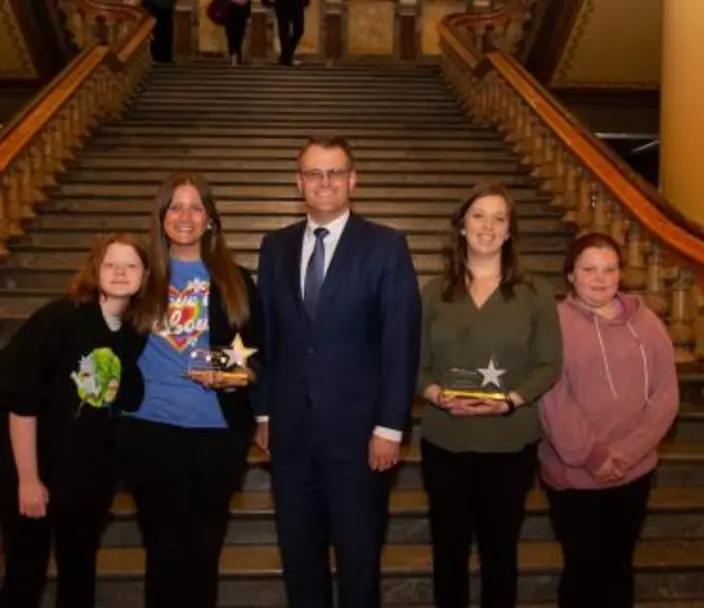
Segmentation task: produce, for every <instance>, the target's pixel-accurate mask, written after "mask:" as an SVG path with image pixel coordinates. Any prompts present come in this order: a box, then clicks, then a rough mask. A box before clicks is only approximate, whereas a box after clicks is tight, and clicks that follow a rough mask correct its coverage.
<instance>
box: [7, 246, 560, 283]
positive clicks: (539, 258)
mask: <svg viewBox="0 0 704 608" xmlns="http://www.w3.org/2000/svg"><path fill="white" fill-rule="evenodd" d="M412 258H413V265H414V267H415V270H416V273H417V274H418V275H438V274H440V273H441V272H442V269H443V262H442V259H441V257H440V255H439V254H438V253H412ZM236 259H237V261H238V262H239V263H240V264H241V265H242V266H244V267H245V268H250V269H256V268H257V264H258V261H259V253H258V251H239V252H237V253H236ZM84 260H85V252H75V251H73V252H71V251H65V252H60V253H57V252H17V253H14V254H13V255H12V256H10V257H9V258H8V259H7V260H6V261H5V262H4V264H3V265H2V267H0V284H1V285H3V286H4V287H6V288H9V287H13V286H29V283H27V282H26V281H30V280H32V279H34V280H36V281H41V283H39V284H41V285H44V284H45V283H44V282H43V281H48V280H50V279H48V277H49V276H52V275H54V276H55V277H56V278H55V279H53V280H56V281H60V280H63V281H65V283H64V284H68V281H69V280H70V278H71V275H72V273H74V272H75V271H76V270H77V269H78V267H79V266H80V264H82V263H83V261H84ZM521 262H522V267H523V268H524V270H525V271H526V272H529V273H535V274H546V273H547V274H553V275H555V276H559V277H561V274H560V273H561V270H562V259H560V258H556V257H555V256H552V255H549V254H548V255H540V254H536V255H534V254H526V255H524V256H523V258H522V260H521ZM52 284H55V283H52Z"/></svg>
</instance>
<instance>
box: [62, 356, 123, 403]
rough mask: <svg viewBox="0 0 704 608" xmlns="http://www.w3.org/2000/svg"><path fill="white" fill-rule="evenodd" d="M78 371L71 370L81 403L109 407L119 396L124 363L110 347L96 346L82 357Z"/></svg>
mask: <svg viewBox="0 0 704 608" xmlns="http://www.w3.org/2000/svg"><path fill="white" fill-rule="evenodd" d="M78 365H79V368H78V371H76V372H71V379H72V380H73V381H74V382H75V384H76V389H77V391H78V396H79V397H80V399H81V404H80V405H79V406H78V414H80V413H81V410H82V409H83V406H84V405H90V406H91V407H95V408H104V407H108V406H109V405H110V404H111V403H112V402H113V401H115V397H116V396H117V391H118V389H119V388H120V374H121V371H122V365H121V363H120V359H119V358H118V357H117V355H115V353H114V352H113V351H112V350H111V349H109V348H96V349H95V350H94V351H92V352H91V353H90V354H88V355H86V356H84V357H81V360H80V361H79V363H78Z"/></svg>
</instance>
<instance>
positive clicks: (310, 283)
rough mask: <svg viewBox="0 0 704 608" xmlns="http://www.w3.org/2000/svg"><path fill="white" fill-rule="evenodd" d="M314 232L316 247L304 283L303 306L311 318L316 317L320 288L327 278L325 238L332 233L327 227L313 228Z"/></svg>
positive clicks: (309, 260) (309, 261)
mask: <svg viewBox="0 0 704 608" xmlns="http://www.w3.org/2000/svg"><path fill="white" fill-rule="evenodd" d="M313 234H314V235H315V247H314V248H313V253H312V255H311V256H310V258H309V259H308V267H307V268H306V280H305V283H304V284H303V307H304V308H305V309H306V313H307V314H308V318H310V319H313V318H314V317H315V309H316V307H317V306H318V298H319V296H320V288H321V287H322V286H323V279H324V278H325V245H324V244H323V239H324V238H325V237H326V236H327V235H328V234H330V231H329V230H328V229H327V228H316V229H315V230H313Z"/></svg>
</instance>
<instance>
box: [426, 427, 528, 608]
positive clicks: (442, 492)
mask: <svg viewBox="0 0 704 608" xmlns="http://www.w3.org/2000/svg"><path fill="white" fill-rule="evenodd" d="M421 454H422V470H423V480H424V484H425V489H426V492H427V493H428V501H429V508H430V532H431V536H432V546H433V584H434V594H435V605H436V606H437V608H467V606H469V568H468V562H469V556H470V553H471V547H472V541H473V539H474V538H475V537H476V540H477V544H478V548H479V559H480V561H481V606H482V607H483V608H513V607H514V606H515V605H516V596H517V585H518V583H517V579H518V563H517V562H518V558H517V545H518V538H519V535H520V531H521V526H522V524H523V519H524V517H525V500H526V495H527V493H528V491H529V489H530V487H531V485H532V483H533V480H534V474H535V469H536V448H535V446H528V447H526V448H525V449H523V450H522V451H520V452H517V453H499V454H494V453H478V452H462V453H454V452H449V451H447V450H444V449H442V448H440V447H438V446H436V445H433V444H431V443H429V442H428V441H425V440H423V442H422V443H421Z"/></svg>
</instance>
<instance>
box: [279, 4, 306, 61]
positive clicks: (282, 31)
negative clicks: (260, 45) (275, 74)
mask: <svg viewBox="0 0 704 608" xmlns="http://www.w3.org/2000/svg"><path fill="white" fill-rule="evenodd" d="M306 6H308V0H276V4H275V5H274V12H275V13H276V29H277V31H278V32H279V44H280V46H281V51H280V54H279V64H280V65H285V66H290V67H297V66H300V65H301V62H300V61H298V60H295V59H294V58H293V56H294V54H295V53H296V48H297V47H298V43H299V42H300V41H301V38H303V33H304V30H305V9H306Z"/></svg>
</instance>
